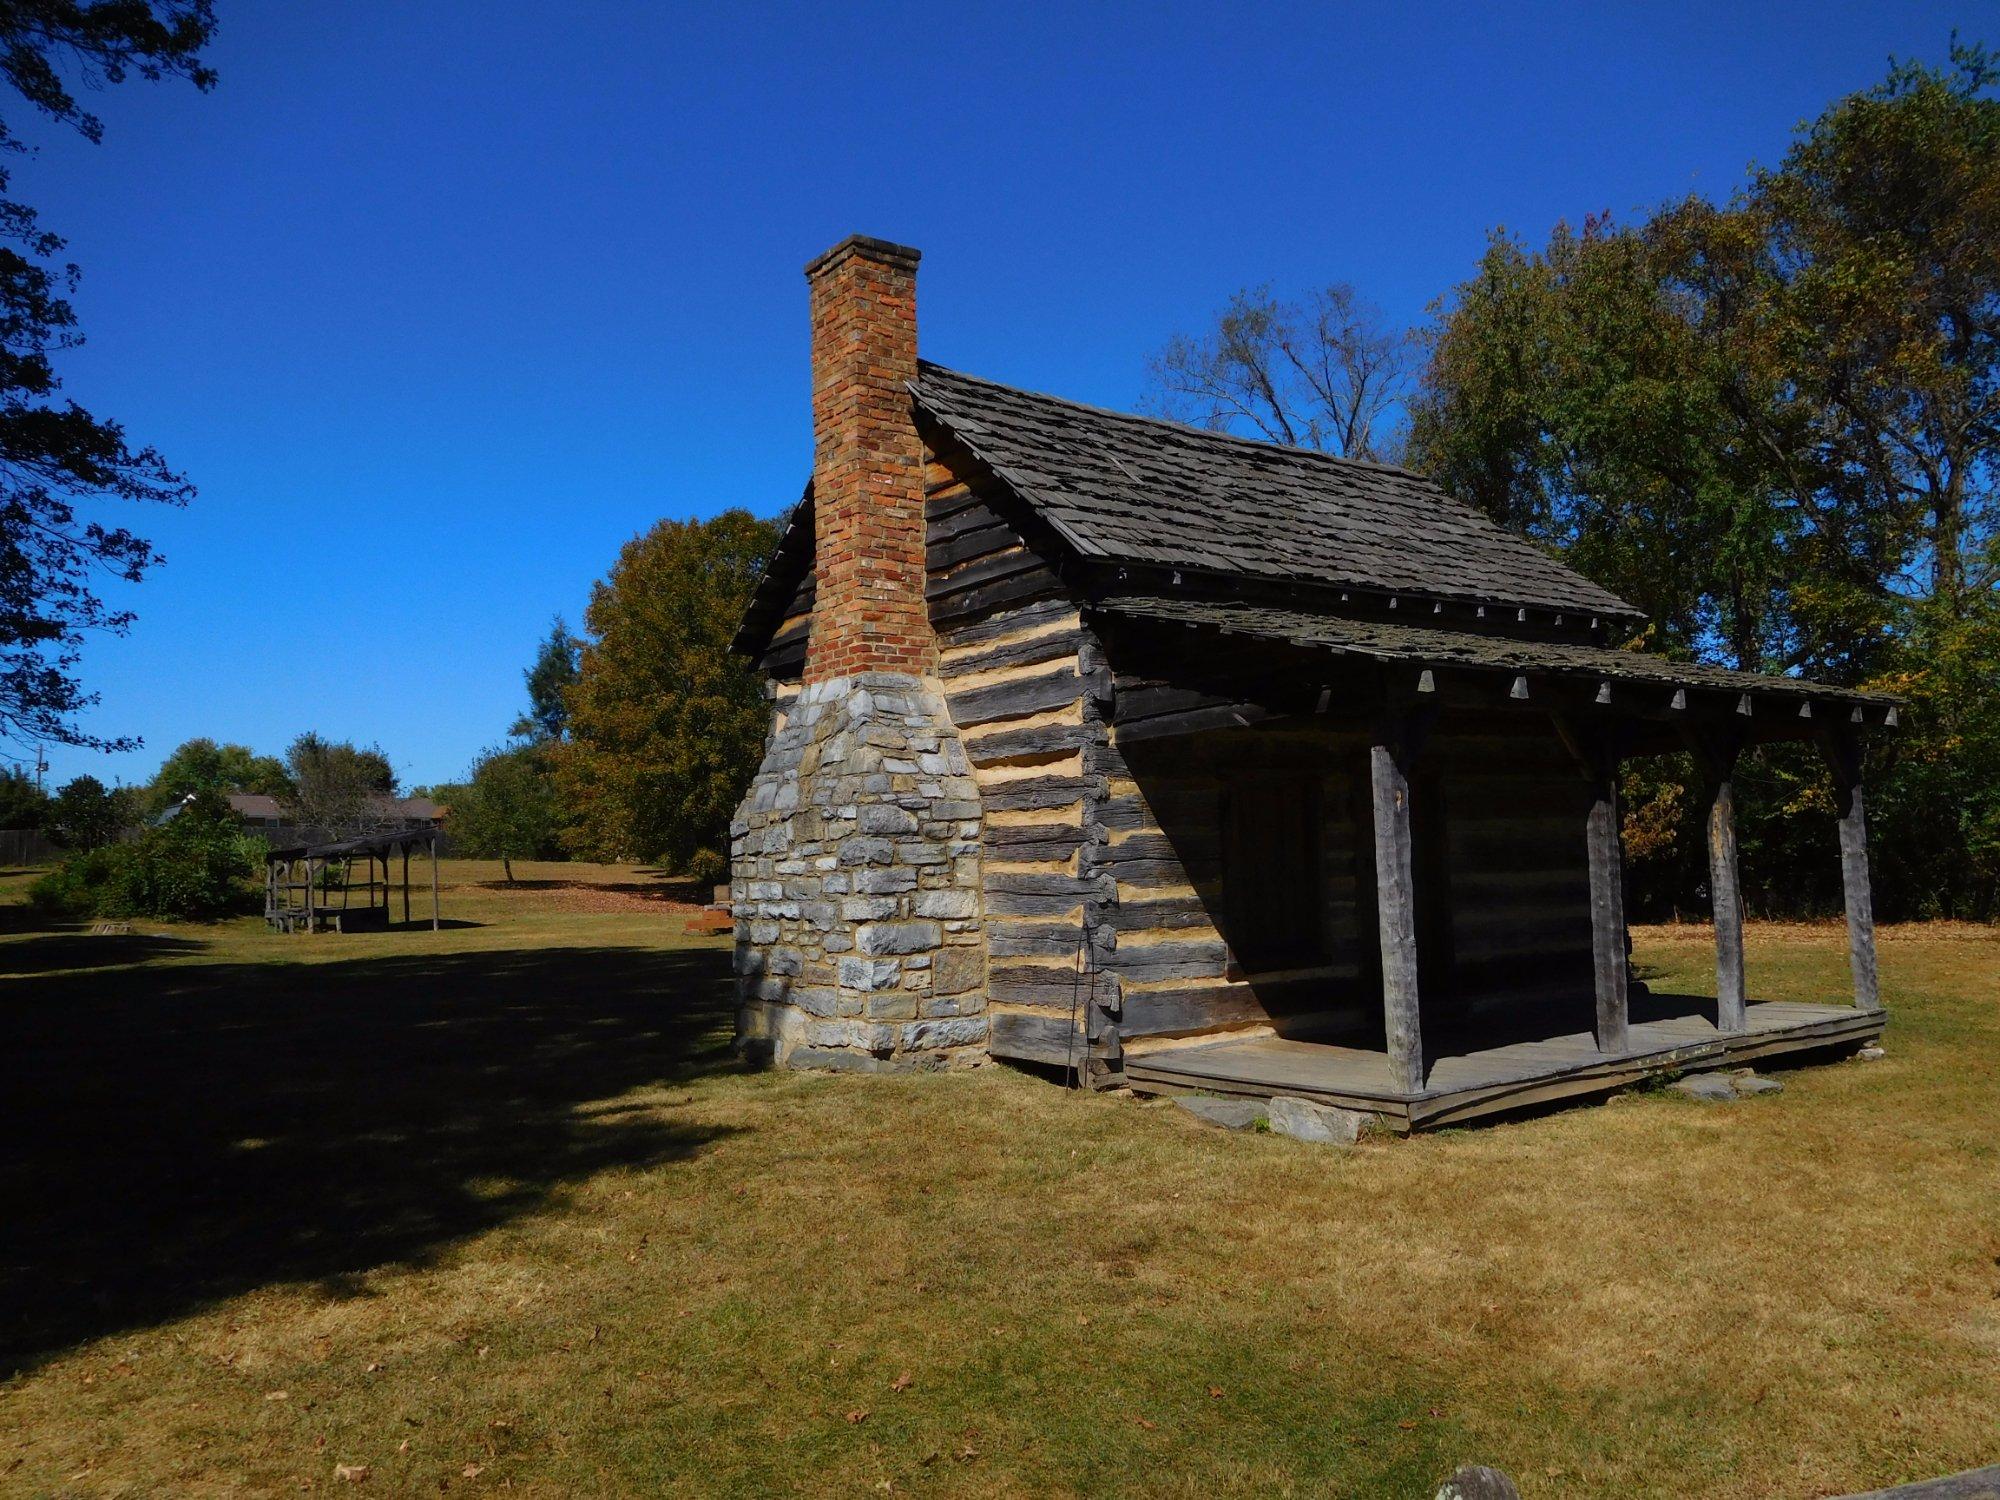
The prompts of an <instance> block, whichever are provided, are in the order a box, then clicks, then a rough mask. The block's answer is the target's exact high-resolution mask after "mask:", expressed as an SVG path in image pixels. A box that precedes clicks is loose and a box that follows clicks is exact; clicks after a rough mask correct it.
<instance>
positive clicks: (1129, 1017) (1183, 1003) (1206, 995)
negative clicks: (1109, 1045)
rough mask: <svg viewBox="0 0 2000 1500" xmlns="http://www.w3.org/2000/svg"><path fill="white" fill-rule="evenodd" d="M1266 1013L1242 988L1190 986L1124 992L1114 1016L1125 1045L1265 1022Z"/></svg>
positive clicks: (1255, 999) (1219, 985)
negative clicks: (1140, 1039)
mask: <svg viewBox="0 0 2000 1500" xmlns="http://www.w3.org/2000/svg"><path fill="white" fill-rule="evenodd" d="M1269 1019H1270V1013H1269V1012H1268V1011H1267V1010H1265V1008H1264V1005H1263V1002H1262V1001H1260V1000H1259V999H1258V998H1257V994H1256V992H1255V991H1254V990H1253V989H1251V988H1250V986H1248V985H1244V984H1230V985H1224V984H1212V985H1190V986H1187V987H1185V988H1174V989H1161V990H1133V989H1127V990H1126V991H1125V995H1124V1003H1123V1005H1122V1006H1121V1008H1120V1011H1119V1016H1118V1030H1119V1032H1120V1033H1121V1034H1122V1035H1123V1036H1124V1038H1125V1040H1126V1041H1128V1042H1129V1041H1130V1040H1131V1039H1132V1038H1134V1037H1141V1036H1173V1035H1180V1034H1185V1033H1189V1032H1201V1031H1212V1030H1215V1029H1217V1028H1219V1027H1223V1026H1242V1025H1245V1024H1248V1023H1253V1022H1258V1021H1266V1020H1269Z"/></svg>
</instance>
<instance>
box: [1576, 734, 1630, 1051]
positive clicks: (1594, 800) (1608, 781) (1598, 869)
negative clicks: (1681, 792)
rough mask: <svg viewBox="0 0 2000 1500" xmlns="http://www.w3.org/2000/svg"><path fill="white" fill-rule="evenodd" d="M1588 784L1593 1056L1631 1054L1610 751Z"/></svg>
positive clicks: (1602, 753) (1602, 754)
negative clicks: (1594, 1016)
mask: <svg viewBox="0 0 2000 1500" xmlns="http://www.w3.org/2000/svg"><path fill="white" fill-rule="evenodd" d="M1594 759H1595V760H1596V762H1597V764H1596V765H1595V766H1593V768H1592V775H1591V778H1590V817H1589V820H1588V823H1587V825H1586V833H1585V838H1586V840H1587V841H1588V843H1589V846H1590V958H1591V967H1592V972H1593V977H1594V984H1595V988H1596V991H1597V1050H1598V1051H1599V1052H1607V1053H1615V1052H1630V1051H1631V1050H1632V1034H1631V1009H1630V1007H1631V996H1630V993H1629V991H1628V988H1627V982H1626V981H1627V966H1626V961H1625V844H1624V840H1623V838H1622V837H1621V836H1620V832H1619V828H1618V759H1617V757H1616V756H1615V755H1614V754H1612V753H1611V752H1610V750H1609V748H1608V747H1604V748H1601V749H1600V750H1599V752H1598V754H1597V755H1596V756H1595V757H1594Z"/></svg>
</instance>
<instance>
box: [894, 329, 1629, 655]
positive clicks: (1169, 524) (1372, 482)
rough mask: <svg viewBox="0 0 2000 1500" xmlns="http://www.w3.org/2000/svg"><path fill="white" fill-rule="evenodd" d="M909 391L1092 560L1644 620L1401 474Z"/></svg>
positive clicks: (961, 386)
mask: <svg viewBox="0 0 2000 1500" xmlns="http://www.w3.org/2000/svg"><path fill="white" fill-rule="evenodd" d="M910 389H911V393H912V395H913V396H914V397H915V398H916V402H917V406H918V407H919V409H920V410H921V411H923V412H924V413H926V414H927V415H928V416H929V417H930V418H931V419H932V420H934V421H935V422H937V423H938V424H939V425H940V426H942V427H943V428H944V429H946V431H947V432H948V433H949V434H950V435H951V436H952V437H953V438H955V439H956V440H957V441H958V442H959V443H961V444H963V445H964V447H965V448H966V449H967V450H968V451H969V452H970V453H971V454H972V456H973V457H974V458H976V459H977V460H979V461H980V462H981V463H982V464H984V465H985V466H986V467H987V468H989V469H991V470H992V471H993V472H994V474H995V475H996V476H997V477H998V478H1000V479H1001V480H1002V481H1003V482H1004V483H1005V484H1006V485H1007V486H1008V487H1009V488H1010V489H1012V490H1013V491H1015V493H1016V494H1018V495H1019V497H1020V498H1021V500H1022V501H1023V502H1025V503H1026V504H1028V505H1029V506H1031V507H1033V509H1034V510H1035V511H1036V512H1037V513H1038V514H1039V515H1040V516H1041V517H1042V518H1043V519H1044V520H1046V521H1047V522H1048V523H1049V525H1050V526H1051V527H1052V528H1053V529H1054V530H1055V531H1056V532H1057V533H1058V534H1059V535H1060V536H1061V538H1062V539H1063V540H1064V541H1065V542H1066V543H1068V545H1069V546H1071V547H1073V548H1074V549H1075V550H1076V552H1077V553H1078V554H1079V555H1080V556H1082V557H1083V558H1085V559H1090V560H1095V561H1098V562H1101V563H1106V564H1113V565H1116V564H1125V565H1137V566H1145V567H1155V568H1172V569H1177V570H1186V571H1191V572H1196V573H1201V574H1204V575H1209V576H1213V577H1219V578H1229V577H1236V578H1254V579H1259V580H1264V581H1267V582H1275V583H1300V584H1312V585H1331V586H1337V587H1343V588H1356V589H1364V590H1370V591H1379V592H1384V593H1398V594H1408V595H1411V596H1415V597H1422V598H1434V599H1447V600H1463V601H1475V602H1491V603H1499V604H1512V605H1522V606H1528V607H1531V608H1537V609H1548V610H1556V611H1568V612H1570V613H1572V614H1581V615H1585V616H1592V615H1595V616H1601V617H1605V618H1607V619H1615V620H1636V619H1639V618H1641V616H1640V612H1639V611H1638V610H1635V609H1634V608H1633V607H1632V606H1631V605H1629V604H1627V603H1625V602H1624V601H1623V600H1622V599H1619V598H1618V597H1617V596H1616V595H1614V594H1612V593H1611V592H1609V591H1608V590H1606V589H1603V588H1600V587H1598V586H1597V585H1596V584H1594V583H1592V582H1591V581H1590V580H1589V579H1587V578H1585V577H1583V576H1582V575H1581V574H1579V573H1576V572H1573V571H1572V570H1571V569H1569V568H1566V567H1564V566H1563V565H1562V564H1561V563H1559V562H1557V561H1556V560H1555V559H1554V558H1552V557H1550V556H1549V555H1548V554H1547V553H1546V552H1544V551H1542V550H1541V548H1539V547H1537V546H1536V545H1535V544H1534V543H1533V542H1531V541H1529V540H1528V539H1527V538H1525V537H1522V536H1517V535H1515V534H1514V533H1513V532H1510V531H1507V530H1506V529H1504V528H1503V527H1501V526H1499V525H1496V524H1495V523H1494V522H1493V521H1491V520H1489V519H1488V518H1487V517H1486V516H1484V515H1482V514H1481V513H1480V512H1478V511H1476V510H1474V509H1473V508H1472V507H1470V506H1468V505H1465V504H1462V503H1461V502H1459V501H1457V500H1454V499H1452V498H1451V497H1450V496H1449V495H1447V494H1445V492H1444V491H1443V490H1441V489H1439V488H1438V486H1437V485H1436V484H1434V483H1433V482H1432V481H1430V480H1429V479H1426V478H1424V477H1423V476H1422V475H1420V474H1416V473H1412V472H1411V471H1409V470H1407V469H1399V468H1394V467H1391V466H1389V465H1386V464H1375V463H1363V462H1359V461H1357V460H1353V459H1343V458H1335V457H1332V456H1331V455H1329V454H1325V453H1319V452H1315V451H1312V450H1309V449H1303V448H1287V447H1282V446H1280V445H1278V444H1275V443H1263V442H1252V441H1250V440H1248V439H1244V438H1239V437H1233V436H1230V435H1229V434H1226V433H1218V432H1208V431H1204V430H1202V429H1199V428H1193V427H1185V426H1182V425H1180V424H1178V423H1174V422H1164V421H1159V420H1156V419H1154V418H1150V417H1138V416H1132V415H1129V414H1127V413H1124V412H1115V411H1106V410H1103V409H1101V408H1098V407H1092V406H1082V405H1079V404H1077V403H1076V402H1073V401H1064V400H1061V399H1059V398H1057V397H1054V396H1043V395H1036V394H1034V393H1032V392H1028V391H1022V390H1016V389H1014V388H1012V387H1010V386H1004V385H996V384H994V383H993V382H992V381H988V380H980V379H978V378H976V377H974V376H970V375H961V374H959V373H958V372H956V371H954V370H947V369H945V368H944V367H943V366H941V365H934V364H931V363H929V362H928V361H919V362H918V374H917V379H916V380H915V382H913V383H912V385H911V387H910Z"/></svg>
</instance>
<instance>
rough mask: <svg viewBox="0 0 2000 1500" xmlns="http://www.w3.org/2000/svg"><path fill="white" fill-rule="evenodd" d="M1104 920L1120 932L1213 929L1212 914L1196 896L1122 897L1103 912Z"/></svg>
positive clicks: (1213, 917)
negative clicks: (1129, 898)
mask: <svg viewBox="0 0 2000 1500" xmlns="http://www.w3.org/2000/svg"><path fill="white" fill-rule="evenodd" d="M1105 921H1106V922H1108V923H1109V924H1110V925H1111V926H1112V927H1113V928H1115V929H1117V930H1118V931H1120V932H1150V931H1155V930H1158V929H1163V928H1188V927H1207V928H1211V929H1212V928H1213V927H1214V925H1215V913H1214V912H1212V911H1210V910H1209V908H1208V905H1207V904H1206V903H1205V902H1204V901H1203V900H1202V899H1201V898H1200V897H1199V896H1159V897H1154V898H1152V899H1146V898H1139V899H1136V900H1121V901H1120V902H1119V903H1118V904H1117V905H1116V906H1114V907H1113V908H1112V909H1111V910H1110V911H1109V912H1107V913H1106V914H1105Z"/></svg>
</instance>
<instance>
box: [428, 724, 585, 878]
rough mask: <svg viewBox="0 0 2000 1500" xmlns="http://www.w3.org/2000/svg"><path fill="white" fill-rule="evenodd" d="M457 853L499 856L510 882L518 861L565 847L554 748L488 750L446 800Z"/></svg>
mask: <svg viewBox="0 0 2000 1500" xmlns="http://www.w3.org/2000/svg"><path fill="white" fill-rule="evenodd" d="M446 806H447V808H448V814H449V824H450V828H451V843H452V849H453V852H455V853H458V854H464V855H470V856H472V857H473V858H475V859H497V860H499V861H500V868H501V869H502V871H504V872H505V874H506V877H507V881H508V883H509V884H510V885H511V884H512V883H513V880H514V861H515V860H517V859H548V858H552V857H554V856H555V855H557V854H558V853H560V852H561V845H560V843H559V841H558V833H559V831H560V827H561V818H560V817H559V816H558V813H557V808H556V790H555V779H554V775H553V770H552V767H551V766H550V764H549V752H548V749H547V747H545V746H542V745H516V746H512V747H510V748H507V749H495V750H488V751H487V752H486V753H485V754H483V755H481V756H480V757H479V759H478V760H477V761H475V762H474V763H473V767H472V775H471V777H470V779H469V780H467V781H466V782H465V783H464V784H463V785H460V786H455V787H452V788H450V789H449V800H448V802H447V804H446Z"/></svg>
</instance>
